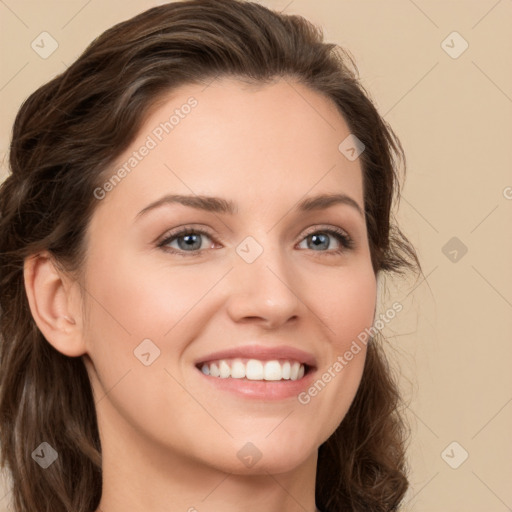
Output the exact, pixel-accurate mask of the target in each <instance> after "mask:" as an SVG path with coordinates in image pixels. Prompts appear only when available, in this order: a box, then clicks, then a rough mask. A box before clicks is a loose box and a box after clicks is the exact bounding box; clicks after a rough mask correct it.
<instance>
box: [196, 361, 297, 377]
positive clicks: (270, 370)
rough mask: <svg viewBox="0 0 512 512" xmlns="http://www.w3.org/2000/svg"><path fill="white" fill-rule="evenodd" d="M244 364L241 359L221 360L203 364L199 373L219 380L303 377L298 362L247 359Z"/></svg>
mask: <svg viewBox="0 0 512 512" xmlns="http://www.w3.org/2000/svg"><path fill="white" fill-rule="evenodd" d="M246 361H247V362H245V363H244V361H242V360H241V359H221V360H219V361H215V362H212V363H204V364H203V365H202V367H201V371H202V372H203V373H204V374H205V375H210V376H212V377H220V378H221V379H227V378H232V379H243V378H246V379H247V380H268V381H277V380H297V379H301V378H302V377H304V374H305V367H304V365H303V364H300V363H299V362H298V361H278V360H272V361H259V360H258V359H249V360H246Z"/></svg>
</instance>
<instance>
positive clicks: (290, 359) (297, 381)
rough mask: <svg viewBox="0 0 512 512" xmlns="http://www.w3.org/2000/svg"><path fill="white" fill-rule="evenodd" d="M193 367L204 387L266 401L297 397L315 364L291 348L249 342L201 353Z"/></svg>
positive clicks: (310, 375) (314, 370)
mask: <svg viewBox="0 0 512 512" xmlns="http://www.w3.org/2000/svg"><path fill="white" fill-rule="evenodd" d="M195 368H196V369H197V371H198V373H199V375H200V376H201V378H202V381H203V382H205V383H206V385H207V386H213V388H214V389H216V390H220V391H228V392H230V393H234V394H237V395H239V396H242V397H243V398H255V399H260V400H264V401H266V400H282V399H287V398H293V397H297V396H298V394H299V393H300V392H301V391H304V389H306V388H307V387H308V386H310V385H311V383H312V381H313V379H314V375H315V373H316V369H317V364H316V359H315V357H314V356H313V355H312V354H310V353H307V352H304V351H302V350H299V349H296V348H294V347H286V346H281V347H268V346H266V347H265V346H261V345H249V346H244V347H236V348H234V349H229V350H223V351H220V352H215V353H213V354H210V355H208V356H204V357H203V358H201V359H199V360H197V361H196V362H195ZM210 389H211V388H210Z"/></svg>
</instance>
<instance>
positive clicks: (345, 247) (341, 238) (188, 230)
mask: <svg viewBox="0 0 512 512" xmlns="http://www.w3.org/2000/svg"><path fill="white" fill-rule="evenodd" d="M317 233H322V234H327V235H332V236H334V237H335V238H336V239H337V241H338V242H339V243H340V245H341V248H340V249H334V250H327V251H313V252H320V253H324V254H327V255H330V256H336V255H339V254H341V253H343V252H345V251H350V250H352V249H353V248H354V247H355V243H354V240H353V239H352V238H351V237H350V236H349V235H348V233H346V232H345V231H344V230H342V229H340V228H336V227H329V228H325V229H323V228H315V229H314V230H312V231H309V232H308V233H306V235H305V236H304V237H303V238H302V239H301V240H300V241H301V242H302V241H303V240H305V239H306V238H307V237H308V236H310V235H314V234H317ZM184 235H206V236H207V237H208V238H210V239H211V240H212V241H213V242H215V243H216V242H217V241H216V239H215V237H214V236H213V235H212V234H211V233H209V232H208V231H205V230H203V229H196V228H192V227H187V226H185V227H184V228H181V229H180V230H179V231H176V232H171V233H169V234H168V236H166V237H165V239H164V240H162V241H161V242H159V243H158V245H157V246H158V247H159V248H160V249H162V250H163V251H165V252H169V253H171V254H177V255H179V256H199V255H200V254H201V253H202V252H203V251H204V250H206V249H199V250H195V251H182V250H176V249H172V248H170V247H166V245H167V244H169V243H171V242H173V241H174V240H176V239H178V238H180V237H181V236H184ZM309 250H312V249H309Z"/></svg>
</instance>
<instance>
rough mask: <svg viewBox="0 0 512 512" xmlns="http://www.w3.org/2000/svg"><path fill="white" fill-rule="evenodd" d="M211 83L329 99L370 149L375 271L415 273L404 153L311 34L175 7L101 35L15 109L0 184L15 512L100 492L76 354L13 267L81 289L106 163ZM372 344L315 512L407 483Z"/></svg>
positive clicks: (346, 57)
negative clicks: (400, 208) (404, 220)
mask: <svg viewBox="0 0 512 512" xmlns="http://www.w3.org/2000/svg"><path fill="white" fill-rule="evenodd" d="M217 77H233V78H241V79H243V80H246V81H247V80H248V81H250V82H253V83H268V82H270V81H272V80H273V79H275V78H279V77H281V78H285V79H289V80H290V81H295V82H299V83H302V84H305V85H306V86H308V87H309V88H310V89H311V90H313V91H315V92H318V93H320V94H323V95H325V96H326V97H327V98H330V99H331V100H333V101H334V103H335V104H336V105H337V107H338V108H339V112H340V114H341V115H342V116H343V117H344V119H345V121H346V122H347V124H348V126H349V128H350V132H351V133H352V134H354V135H355V136H356V137H357V138H358V139H360V140H361V141H362V142H363V143H364V145H365V150H364V152H363V153H362V154H361V155H360V157H359V158H360V162H361V166H362V171H363V183H364V208H365V214H366V223H367V232H368V240H369V246H370V251H371V261H372V265H373V270H374V272H375V274H376V275H377V274H378V273H379V272H389V273H395V274H400V275H403V274H406V273H408V272H409V271H416V272H420V273H421V266H420V263H419V260H418V256H417V254H416V252H415V249H414V248H413V246H412V245H411V243H410V242H409V241H408V239H407V238H406V237H405V235H404V234H403V232H402V231H400V229H399V228H398V226H397V223H396V221H395V217H394V213H393V209H392V206H393V205H394V204H395V201H396V204H398V202H399V198H400V183H399V178H400V176H399V172H400V171H401V170H402V171H403V172H405V155H404V151H403V148H402V146H401V144H400V141H399V140H398V138H397V137H396V135H395V134H394V133H393V131H392V130H391V128H390V127H389V126H388V125H387V123H386V122H385V121H384V120H383V119H382V118H381V116H380V115H379V114H378V112H377V109H376V107H375V106H374V104H373V102H372V100H371V99H370V96H369V94H368V92H367V91H366V90H365V89H364V87H363V86H362V85H361V83H360V80H359V73H358V70H357V67H356V64H355V63H354V60H353V58H352V57H351V54H350V53H349V52H348V51H346V50H344V49H342V48H340V47H339V46H337V45H335V44H327V43H325V42H324V39H323V34H322V31H321V30H320V29H319V28H318V27H315V26H314V25H312V24H311V23H310V22H308V21H307V20H305V19H304V18H302V17H300V16H296V15H284V14H280V13H277V12H274V11H272V10H269V9H268V8H265V7H263V6H261V5H259V4H256V3H252V2H245V1H241V0H186V1H183V2H177V3H170V4H167V5H162V6H159V7H155V8H152V9H149V10H147V11H145V12H143V13H141V14H139V15H137V16H135V17H133V18H131V19H129V20H127V21H124V22H121V23H119V24H117V25H115V26H114V27H112V28H110V29H108V30H107V31H105V32H104V33H103V34H102V35H100V36H99V37H97V38H96V39H95V40H94V41H93V42H92V43H91V44H90V45H89V46H88V47H87V48H86V49H85V51H84V52H83V53H82V55H81V56H80V57H79V58H78V59H77V60H76V61H75V62H74V63H73V64H72V65H71V66H70V67H69V68H68V69H67V70H66V71H64V72H63V73H62V74H60V75H58V76H56V77H55V78H53V79H52V80H51V81H49V82H48V83H46V84H45V85H43V86H41V87H40V88H39V89H37V90H36V91H35V92H34V93H33V94H31V95H30V96H29V97H28V99H27V100H26V101H25V102H24V103H23V105H22V106H21V108H20V110H19V112H18V114H17V116H16V120H15V123H14V127H13V133H12V142H11V146H10V154H9V165H10V174H9V176H8V177H7V179H6V180H5V181H4V183H3V184H2V185H1V187H0V287H1V293H0V431H1V446H0V448H1V463H2V466H3V467H5V468H7V470H8V471H9V472H10V475H11V480H12V503H13V506H14V510H15V512H71V511H72V512H91V511H93V510H95V509H96V508H97V506H98V504H99V501H100V497H101V491H102V469H101V444H100V438H99V433H98V427H97V417H96V411H95V406H94V400H93V395H92V390H91V386H90V382H89V378H88V374H87V372H86V369H85V366H84V363H83V360H82V358H81V357H76V358H72V357H67V356H64V355H63V354H61V353H59V352H58V351H57V350H55V349H54V348H53V347H52V346H51V345H50V344H49V343H48V342H47V340H45V338H44V337H43V335H42V333H41V332H40V330H39V329H38V328H37V326H36V324H35V322H34V319H33V317H32V315H31V312H30V308H29V305H28V300H27V295H26V291H25V288H24V279H23V265H24V260H25V258H27V257H28V256H30V255H33V254H35V253H38V252H40V251H43V250H47V251H49V252H50V254H51V255H52V256H53V258H54V259H55V262H56V263H57V264H58V265H59V266H61V268H63V269H66V270H67V271H69V272H70V273H71V274H72V275H76V276H77V279H79V278H80V269H81V268H82V264H83V263H84V261H85V255H86V247H85V242H84V235H85V233H86V230H87V227H88V223H89V221H90V219H91V216H92V214H93V213H94V210H95V207H96V206H97V204H98V200H97V199H96V198H95V196H94V193H93V191H94V190H95V188H97V187H99V186H101V185H102V184H103V183H104V182H105V178H106V177H107V179H108V177H109V176H108V175H107V174H106V173H107V172H109V169H110V166H111V165H112V164H113V163H114V161H115V159H116V158H117V157H118V156H119V155H120V154H121V153H122V152H123V150H124V149H126V147H127V146H128V145H129V144H130V143H131V142H132V141H133V140H134V137H135V136H136V134H137V133H138V130H139V129H140V127H141V125H142V123H143V122H144V120H145V119H146V118H147V115H148V114H149V112H150V110H151V108H152V107H153V106H155V105H156V104H157V102H158V101H159V100H160V99H162V98H164V97H165V96H166V95H168V93H169V91H172V90H173V89H175V88H177V87H179V86H182V85H186V84H208V83H209V82H211V81H212V80H214V79H215V78H217ZM340 142H341V141H340ZM382 341H383V338H382V337H381V336H380V335H378V336H375V337H374V338H373V339H372V340H371V342H370V343H369V344H368V345H367V355H366V361H365V366H364V371H363V375H362V380H361V383H360V386H359V388H358V391H357V394H356V396H355V398H354V400H353V402H352V404H351V406H350V409H349V411H348V413H347V414H346V416H345V418H344V419H343V421H342V422H341V424H340V425H339V427H338V428H337V430H336V431H335V432H334V433H333V434H332V436H331V437H330V438H329V439H328V440H327V441H325V443H323V444H322V445H321V446H320V448H319V454H318V455H319V456H318V467H317V478H316V503H317V505H318V507H320V508H322V509H323V510H325V511H329V512H340V511H351V512H356V511H361V512H363V511H364V512H369V511H372V512H389V511H394V510H397V508H398V506H399V504H400V502H401V501H402V499H403V496H404V494H405V492H406V489H407V487H408V480H407V472H408V468H407V463H406V448H407V446H406V445H407V441H408V439H409V434H410V430H409V428H408V425H407V423H406V422H405V420H404V416H403V412H402V410H401V406H402V405H403V403H402V400H401V397H400V394H399V388H398V380H397V378H396V376H394V374H393V372H392V368H391V366H390V365H389V364H388V362H387V359H386V356H385V353H384V348H383V344H382ZM43 440H44V441H46V442H48V443H49V444H50V445H52V446H54V447H58V452H59V457H58V459H57V460H56V461H55V462H54V463H53V464H52V465H51V466H50V467H49V468H48V469H46V470H45V471H41V468H40V467H39V466H38V465H37V464H35V463H34V460H32V457H31V454H32V452H33V451H34V449H35V448H36V447H37V446H38V445H39V444H40V443H41V442H42V441H43Z"/></svg>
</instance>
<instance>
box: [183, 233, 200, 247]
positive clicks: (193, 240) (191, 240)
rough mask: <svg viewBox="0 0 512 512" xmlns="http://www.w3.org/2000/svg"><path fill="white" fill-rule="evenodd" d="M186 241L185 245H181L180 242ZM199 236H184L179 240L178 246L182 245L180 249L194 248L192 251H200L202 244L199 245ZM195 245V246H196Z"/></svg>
mask: <svg viewBox="0 0 512 512" xmlns="http://www.w3.org/2000/svg"><path fill="white" fill-rule="evenodd" d="M181 239H183V240H185V242H184V244H181V243H180V240H181ZM198 240H199V235H195V234H191V235H184V236H182V237H181V238H180V239H178V245H180V246H181V247H180V249H183V248H184V247H185V248H188V249H190V248H192V249H199V247H201V242H199V243H198ZM194 244H195V245H194Z"/></svg>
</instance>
